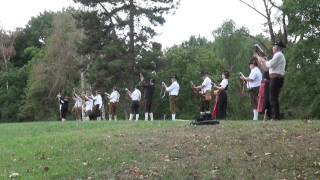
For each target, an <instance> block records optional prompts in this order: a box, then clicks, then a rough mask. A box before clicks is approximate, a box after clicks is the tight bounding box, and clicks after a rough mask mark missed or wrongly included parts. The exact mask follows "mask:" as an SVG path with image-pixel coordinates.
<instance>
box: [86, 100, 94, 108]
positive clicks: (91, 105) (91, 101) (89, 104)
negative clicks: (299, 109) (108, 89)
mask: <svg viewBox="0 0 320 180" xmlns="http://www.w3.org/2000/svg"><path fill="white" fill-rule="evenodd" d="M92 108H93V100H92V99H89V100H87V101H86V111H92Z"/></svg>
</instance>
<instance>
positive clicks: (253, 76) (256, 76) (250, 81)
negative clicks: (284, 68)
mask: <svg viewBox="0 0 320 180" xmlns="http://www.w3.org/2000/svg"><path fill="white" fill-rule="evenodd" d="M249 67H250V69H251V72H250V75H249V76H248V77H245V76H244V75H243V74H242V73H241V76H240V78H241V79H242V80H243V81H246V82H247V88H248V90H249V93H250V98H251V106H252V109H253V120H258V110H257V107H258V98H259V97H258V95H259V88H260V85H261V81H262V73H261V71H260V69H259V68H258V59H257V58H256V57H253V58H252V59H251V60H250V62H249Z"/></svg>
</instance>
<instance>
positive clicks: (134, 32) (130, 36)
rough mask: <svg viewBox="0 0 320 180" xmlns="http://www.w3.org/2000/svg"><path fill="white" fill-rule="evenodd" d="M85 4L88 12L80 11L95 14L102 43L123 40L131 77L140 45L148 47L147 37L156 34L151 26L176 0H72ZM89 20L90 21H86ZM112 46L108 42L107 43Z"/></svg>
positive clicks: (159, 20)
mask: <svg viewBox="0 0 320 180" xmlns="http://www.w3.org/2000/svg"><path fill="white" fill-rule="evenodd" d="M74 1H75V2H79V3H82V4H83V5H85V6H88V7H91V8H93V11H92V12H89V13H86V12H85V13H84V14H86V15H88V16H84V18H87V17H91V18H92V15H96V16H97V17H98V19H95V21H94V22H96V23H97V24H99V25H95V26H94V27H100V28H103V29H101V30H100V31H103V32H104V34H105V37H104V38H103V37H101V38H103V39H105V40H106V42H104V44H105V46H108V45H110V43H112V42H113V41H114V40H115V41H117V40H118V41H119V40H120V41H123V42H125V43H126V47H125V49H126V57H123V58H122V59H123V60H125V61H126V63H125V64H126V67H127V68H128V69H129V71H130V72H128V73H129V74H131V76H132V75H133V74H132V73H134V72H135V71H136V70H137V69H136V60H137V57H138V56H139V54H140V51H141V50H142V49H143V48H146V47H148V40H149V39H151V38H152V37H153V36H155V35H156V32H155V30H154V27H155V26H158V25H162V24H163V23H164V22H165V19H164V17H163V15H164V14H165V13H169V12H171V10H172V9H174V8H175V7H176V5H177V3H178V2H179V1H176V0H152V1H150V2H146V1H141V0H129V1H125V0H121V1H114V0H112V1H110V0H102V1H94V0H74ZM88 23H90V22H88ZM111 46H112V45H111Z"/></svg>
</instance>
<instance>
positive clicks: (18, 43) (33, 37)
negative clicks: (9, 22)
mask: <svg viewBox="0 0 320 180" xmlns="http://www.w3.org/2000/svg"><path fill="white" fill-rule="evenodd" d="M54 14H55V13H53V12H47V11H45V12H43V13H40V14H39V15H38V16H36V17H32V18H31V20H30V21H29V22H28V24H27V25H26V27H25V28H23V29H19V30H18V33H17V37H16V40H15V43H14V48H15V50H16V56H15V57H14V58H13V60H12V62H13V64H14V65H15V66H18V67H22V66H23V65H25V64H27V63H28V61H30V60H31V59H32V57H31V56H29V55H30V54H25V49H27V48H29V47H36V48H42V47H44V46H45V43H46V41H47V38H48V36H49V35H50V34H51V32H52V26H53V25H52V18H53V15H54Z"/></svg>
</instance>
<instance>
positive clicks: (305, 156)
mask: <svg viewBox="0 0 320 180" xmlns="http://www.w3.org/2000/svg"><path fill="white" fill-rule="evenodd" d="M12 173H19V176H18V177H17V179H143V178H146V179H319V178H320V121H313V122H304V121H283V122H252V121H222V123H221V124H220V125H218V126H201V127H200V126H198V127H192V126H189V125H188V123H187V122H168V121H167V122H159V121H156V122H153V123H151V122H138V123H134V122H127V121H118V122H105V121H103V122H90V123H78V122H67V123H63V124H62V123H59V122H41V123H20V124H0V179H9V176H10V175H12Z"/></svg>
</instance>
